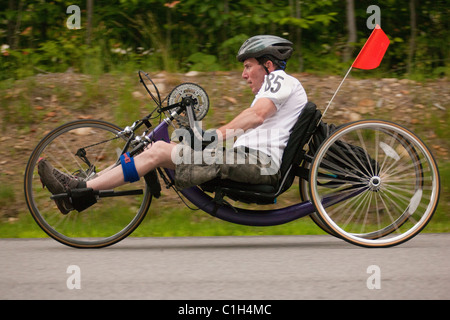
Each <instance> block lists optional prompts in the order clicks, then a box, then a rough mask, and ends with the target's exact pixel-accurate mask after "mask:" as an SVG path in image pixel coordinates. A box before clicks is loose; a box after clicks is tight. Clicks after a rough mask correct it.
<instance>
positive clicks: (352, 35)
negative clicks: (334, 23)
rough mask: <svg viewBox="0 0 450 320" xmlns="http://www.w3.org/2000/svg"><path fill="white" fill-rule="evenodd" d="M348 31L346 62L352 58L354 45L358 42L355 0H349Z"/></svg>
mask: <svg viewBox="0 0 450 320" xmlns="http://www.w3.org/2000/svg"><path fill="white" fill-rule="evenodd" d="M347 31H348V39H347V45H346V47H345V50H344V57H343V58H344V59H343V60H344V62H347V61H349V60H350V59H351V57H352V53H353V45H354V43H355V42H356V40H357V38H356V21H355V5H354V1H353V0H347Z"/></svg>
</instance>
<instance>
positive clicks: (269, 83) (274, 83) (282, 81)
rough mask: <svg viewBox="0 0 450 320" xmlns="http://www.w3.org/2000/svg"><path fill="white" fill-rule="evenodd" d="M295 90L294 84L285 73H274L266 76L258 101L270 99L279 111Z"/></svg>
mask: <svg viewBox="0 0 450 320" xmlns="http://www.w3.org/2000/svg"><path fill="white" fill-rule="evenodd" d="M293 88H294V83H293V82H292V81H291V79H290V78H289V77H288V75H287V74H286V73H284V72H282V73H278V72H272V73H270V74H269V75H267V76H266V78H265V80H264V83H263V85H262V87H261V89H260V90H259V92H258V95H257V96H256V99H260V98H268V99H270V100H272V102H273V103H274V104H275V106H276V108H277V109H280V107H281V106H282V105H283V104H284V102H285V101H286V100H287V99H288V98H289V96H290V95H291V93H292V91H293Z"/></svg>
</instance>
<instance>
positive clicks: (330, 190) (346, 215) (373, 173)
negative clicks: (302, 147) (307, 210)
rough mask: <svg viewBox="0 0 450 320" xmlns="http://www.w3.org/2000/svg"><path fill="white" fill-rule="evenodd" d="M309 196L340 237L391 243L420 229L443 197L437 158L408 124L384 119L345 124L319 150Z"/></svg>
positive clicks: (381, 244) (372, 244) (364, 243)
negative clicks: (406, 127)
mask: <svg viewBox="0 0 450 320" xmlns="http://www.w3.org/2000/svg"><path fill="white" fill-rule="evenodd" d="M309 183H310V199H311V201H312V202H313V204H314V206H315V208H316V211H317V213H318V214H319V216H320V217H321V221H322V222H323V223H324V224H325V225H326V226H327V228H329V229H330V230H332V231H333V232H334V233H335V234H336V235H338V236H339V237H340V238H342V239H344V240H346V241H348V242H350V243H353V244H356V245H360V246H364V247H388V246H394V245H398V244H400V243H403V242H405V241H407V240H409V239H411V238H413V237H414V236H415V235H417V234H418V233H419V232H420V231H421V230H422V229H423V228H424V227H425V226H426V225H427V223H428V222H429V221H430V219H431V217H432V215H433V213H434V211H435V210H436V207H437V204H438V201H439V192H440V181H439V172H438V168H437V165H436V162H435V160H434V158H433V156H432V154H431V152H430V151H429V150H428V148H427V147H426V146H425V144H424V143H423V142H422V141H421V140H420V139H419V138H418V137H417V136H416V135H415V134H413V133H412V132H410V131H409V130H407V129H405V128H403V127H401V126H399V125H397V124H394V123H391V122H387V121H382V120H367V121H366V120H364V121H359V122H355V123H351V124H348V125H346V126H343V127H341V128H340V129H339V130H337V131H336V132H334V133H333V134H332V135H331V136H330V137H328V138H327V139H326V140H325V141H324V142H323V144H322V145H321V146H320V148H319V149H318V151H317V152H316V155H315V158H314V160H313V162H312V164H311V170H310V180H309Z"/></svg>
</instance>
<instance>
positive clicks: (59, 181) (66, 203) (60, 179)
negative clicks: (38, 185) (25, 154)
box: [38, 159, 82, 214]
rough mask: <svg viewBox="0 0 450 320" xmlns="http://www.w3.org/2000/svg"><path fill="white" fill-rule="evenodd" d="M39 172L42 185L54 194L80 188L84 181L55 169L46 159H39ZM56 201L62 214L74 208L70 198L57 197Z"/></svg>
mask: <svg viewBox="0 0 450 320" xmlns="http://www.w3.org/2000/svg"><path fill="white" fill-rule="evenodd" d="M38 174H39V177H40V178H41V182H42V186H43V187H44V188H45V187H46V188H47V189H48V191H50V192H51V193H52V194H53V195H55V194H60V193H65V192H67V191H68V190H69V189H75V188H78V187H80V183H81V182H82V181H80V180H79V179H77V178H76V177H73V176H71V175H68V174H66V173H63V172H61V171H59V170H58V169H55V168H54V167H53V166H52V165H51V164H50V163H49V162H48V161H47V160H46V159H41V160H39V162H38ZM54 201H55V203H56V206H57V207H58V209H59V211H61V213H62V214H68V213H69V212H70V211H72V210H74V208H73V206H72V204H71V202H70V199H69V198H64V199H55V200H54Z"/></svg>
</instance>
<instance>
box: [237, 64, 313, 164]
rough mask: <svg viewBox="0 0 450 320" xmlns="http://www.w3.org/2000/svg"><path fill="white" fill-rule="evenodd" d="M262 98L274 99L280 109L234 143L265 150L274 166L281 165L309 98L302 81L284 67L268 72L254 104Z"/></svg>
mask: <svg viewBox="0 0 450 320" xmlns="http://www.w3.org/2000/svg"><path fill="white" fill-rule="evenodd" d="M261 98H268V99H270V100H272V102H273V103H274V104H275V107H276V108H277V112H275V113H274V114H273V115H272V116H271V117H269V118H267V119H265V120H264V122H263V123H262V124H261V125H260V126H258V127H256V128H254V129H250V130H248V131H246V132H245V133H244V134H242V135H241V136H240V137H239V138H238V139H237V140H236V142H235V143H234V147H239V146H243V147H248V148H250V149H254V150H258V151H261V152H264V153H265V154H267V155H269V156H270V157H271V161H272V162H273V163H272V165H271V167H272V168H277V169H278V168H279V167H280V165H281V159H282V156H283V151H284V149H285V147H286V145H287V142H288V140H289V136H290V134H291V131H292V128H293V127H294V124H295V122H296V121H297V119H298V116H299V115H300V112H301V111H302V110H303V107H304V106H305V104H306V102H307V101H308V98H307V96H306V92H305V90H304V89H303V86H302V85H301V83H300V81H298V80H297V79H296V78H294V77H292V76H290V75H288V74H287V73H286V72H284V71H283V70H277V71H274V72H272V73H270V74H269V75H266V76H265V79H264V83H263V85H262V86H261V89H260V90H259V92H258V94H257V95H256V96H255V100H254V101H253V103H252V105H251V107H253V105H254V104H255V103H256V101H258V99H261ZM274 166H275V167H274Z"/></svg>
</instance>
